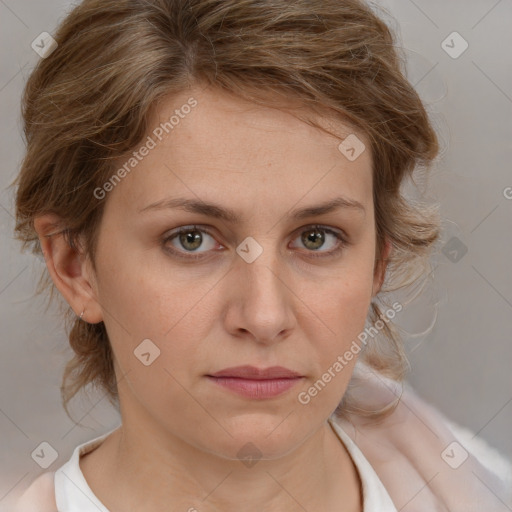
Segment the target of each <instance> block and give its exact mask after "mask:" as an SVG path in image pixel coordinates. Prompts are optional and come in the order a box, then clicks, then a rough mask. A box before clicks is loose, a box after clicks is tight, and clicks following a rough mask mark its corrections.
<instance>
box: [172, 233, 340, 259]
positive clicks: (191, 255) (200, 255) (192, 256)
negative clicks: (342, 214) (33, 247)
mask: <svg viewBox="0 0 512 512" xmlns="http://www.w3.org/2000/svg"><path fill="white" fill-rule="evenodd" d="M314 229H317V230H319V231H323V232H325V233H329V234H331V235H334V236H335V237H336V238H337V239H338V241H339V244H338V247H336V248H335V249H333V250H331V251H329V252H316V251H308V252H311V254H309V255H308V257H310V258H329V257H334V256H336V255H337V254H338V253H340V252H341V251H342V250H344V249H345V248H346V247H347V246H349V245H350V242H349V241H348V239H347V237H346V236H344V235H343V234H342V233H340V232H338V231H335V230H333V229H331V228H329V227H327V226H322V225H319V224H312V225H311V226H305V227H304V229H303V230H302V231H301V232H300V233H299V235H300V234H301V233H303V232H304V231H313V230H314ZM190 231H200V232H203V233H207V234H208V235H210V236H211V237H212V238H215V236H214V235H213V233H212V232H211V231H210V230H209V229H206V228H205V227H202V226H197V225H192V226H182V227H180V228H178V229H177V230H176V231H174V232H172V233H171V234H170V235H168V236H165V237H164V238H163V240H162V247H163V248H164V250H165V251H167V252H170V253H171V254H173V255H175V256H177V257H178V258H182V259H184V260H189V261H190V260H199V259H204V258H207V257H208V256H207V255H206V253H204V252H203V253H197V254H194V253H190V252H189V253H186V254H188V255H187V256H183V253H182V252H181V251H177V250H175V249H170V248H169V247H168V246H167V245H166V244H167V243H169V242H170V241H171V240H173V239H174V238H176V237H177V236H179V235H180V234H182V233H189V232H190Z"/></svg>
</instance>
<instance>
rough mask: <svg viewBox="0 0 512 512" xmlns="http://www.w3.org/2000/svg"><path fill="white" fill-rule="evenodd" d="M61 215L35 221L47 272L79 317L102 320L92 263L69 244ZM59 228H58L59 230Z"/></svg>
mask: <svg viewBox="0 0 512 512" xmlns="http://www.w3.org/2000/svg"><path fill="white" fill-rule="evenodd" d="M61 225H62V223H61V222H60V218H59V217H58V216H56V215H54V214H45V215H41V216H39V217H37V218H36V219H35V220H34V228H35V230H36V231H37V234H38V236H39V242H40V244H41V249H42V251H43V255H44V259H45V261H46V267H47V268H48V272H49V273H50V276H51V278H52V280H53V282H54V284H55V286H56V288H57V289H58V290H59V292H60V293H61V294H62V296H63V297H64V298H65V299H66V301H67V302H68V304H69V305H70V306H71V309H73V311H74V312H75V313H76V315H77V316H79V315H80V314H81V313H82V311H83V312H84V314H83V316H82V320H84V321H86V322H88V323H91V324H95V323H98V322H101V321H102V320H103V315H102V312H101V308H100V305H99V302H98V299H97V289H96V281H95V276H94V272H93V270H92V267H91V263H90V261H89V259H88V258H86V257H85V256H84V255H83V254H82V252H81V248H80V247H77V248H74V247H71V246H70V245H69V243H68V242H67V240H66V239H65V237H64V234H63V233H62V227H61ZM59 228H60V229H59Z"/></svg>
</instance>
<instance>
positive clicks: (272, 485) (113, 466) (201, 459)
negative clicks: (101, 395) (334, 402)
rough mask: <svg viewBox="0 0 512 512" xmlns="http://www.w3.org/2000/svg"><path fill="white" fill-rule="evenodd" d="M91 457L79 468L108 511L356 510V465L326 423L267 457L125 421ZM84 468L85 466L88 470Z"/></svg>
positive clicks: (358, 507) (345, 511) (357, 509)
mask: <svg viewBox="0 0 512 512" xmlns="http://www.w3.org/2000/svg"><path fill="white" fill-rule="evenodd" d="M145 427H147V426H145ZM102 448H103V452H102V453H100V450H101V449H102ZM94 454H96V458H97V463H96V464H94V466H95V468H96V469H94V470H92V467H91V465H92V463H94V460H93V459H92V457H91V458H90V464H88V465H87V464H86V461H85V458H83V459H82V461H83V464H82V461H81V465H82V466H83V468H82V470H83V472H84V476H86V480H87V481H88V482H89V485H90V486H91V489H92V490H93V492H94V493H95V494H96V495H97V496H98V498H99V499H100V500H101V501H102V502H103V503H104V504H105V505H106V506H107V508H109V510H111V511H112V512H117V511H118V510H119V511H120V510H132V509H133V510H141V509H143V510H147V511H148V512H152V511H153V510H154V511H157V510H158V511H161V510H166V509H168V508H169V504H172V508H173V510H186V511H190V512H195V510H197V511H199V512H214V511H216V512H217V511H218V510H222V511H223V512H234V511H235V510H237V511H238V510H240V505H241V504H243V509H244V511H246V512H256V511H258V512H259V511H261V510H266V511H269V512H272V511H282V510H287V511H291V512H295V511H297V512H299V511H300V512H304V510H316V511H320V510H321V511H331V510H332V511H334V510H336V511H337V512H355V511H359V510H361V501H362V500H361V496H360V482H359V476H358V473H357V470H356V468H355V466H354V464H353V462H352V459H351V457H350V455H349V453H348V452H347V450H346V448H345V446H344V445H343V443H342V442H341V441H340V439H339V438H338V437H337V435H336V434H335V432H334V431H333V430H332V428H331V426H330V425H329V423H328V422H325V423H323V424H322V426H321V428H320V429H318V431H317V432H315V433H314V434H313V435H312V436H310V437H309V438H308V439H306V441H305V442H304V443H303V444H302V445H301V446H299V447H298V448H297V449H296V450H294V451H293V452H290V453H288V454H287V455H286V456H284V457H281V458H278V459H273V460H263V459H260V460H257V458H256V459H255V460H253V461H252V462H251V461H248V460H246V461H245V463H243V462H242V461H241V460H238V459H237V460H231V459H226V458H222V457H219V456H218V455H216V454H212V453H208V452H205V451H204V450H201V449H198V448H196V447H194V446H191V445H190V444H188V443H186V442H184V441H183V440H182V439H179V438H178V437H176V436H173V435H172V434H171V433H169V432H168V431H165V432H164V431H161V430H159V429H154V430H152V429H147V428H141V426H140V425H137V424H136V423H130V422H127V423H126V422H125V423H123V426H122V427H120V428H119V429H118V430H116V431H115V432H113V433H112V434H111V435H110V436H109V437H108V438H107V440H106V441H105V442H104V443H103V444H102V445H101V446H100V447H99V448H98V449H97V450H95V451H94V452H92V453H91V454H90V455H91V456H94ZM100 458H101V460H100ZM98 466H99V467H100V468H101V469H100V472H98V471H97V468H98ZM87 469H89V470H92V471H88V475H86V474H85V472H86V470H87ZM100 482H102V483H100ZM107 482H109V483H108V485H107ZM93 486H94V487H93Z"/></svg>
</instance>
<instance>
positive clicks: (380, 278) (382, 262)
mask: <svg viewBox="0 0 512 512" xmlns="http://www.w3.org/2000/svg"><path fill="white" fill-rule="evenodd" d="M392 249H393V244H392V242H391V240H389V239H388V238H386V242H385V244H384V248H383V250H382V254H381V255H380V258H379V259H378V260H377V261H376V265H375V272H374V278H373V286H372V297H375V295H377V294H378V293H379V291H380V289H381V287H382V283H383V282H384V277H385V276H386V268H387V266H388V258H389V255H390V254H391V251H392Z"/></svg>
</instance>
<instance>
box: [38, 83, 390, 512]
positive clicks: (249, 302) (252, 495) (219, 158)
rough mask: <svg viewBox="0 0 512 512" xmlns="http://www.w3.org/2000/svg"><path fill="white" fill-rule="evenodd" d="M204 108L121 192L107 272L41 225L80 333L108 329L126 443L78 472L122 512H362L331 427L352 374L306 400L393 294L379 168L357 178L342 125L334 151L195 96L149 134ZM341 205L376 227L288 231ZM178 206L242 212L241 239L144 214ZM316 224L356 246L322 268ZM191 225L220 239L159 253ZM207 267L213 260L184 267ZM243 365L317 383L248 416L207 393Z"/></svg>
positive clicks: (323, 140) (291, 123)
mask: <svg viewBox="0 0 512 512" xmlns="http://www.w3.org/2000/svg"><path fill="white" fill-rule="evenodd" d="M191 96H193V97H194V98H195V99H196V100H197V102H198V104H197V106H196V107H195V108H194V109H192V111H191V112H190V114H188V115H187V116H185V118H184V119H181V120H180V123H179V125H177V126H176V127H175V128H174V129H173V131H172V132H171V133H170V134H169V135H168V136H166V137H165V138H164V140H162V141H161V142H160V143H159V144H158V145H157V146H156V148H154V149H152V150H151V151H150V152H149V154H148V155H147V156H146V157H144V159H143V160H142V161H141V162H140V163H139V164H138V165H137V167H136V168H135V169H134V170H132V171H131V172H130V173H129V174H128V175H127V176H126V177H125V178H124V179H123V180H122V181H121V182H120V183H119V184H117V186H116V187H115V188H114V189H113V190H112V191H111V192H109V193H108V195H107V197H106V205H105V211H104V216H103V218H102V223H101V226H100V232H99V239H98V248H97V254H96V270H97V271H96V272H94V271H93V270H92V265H91V262H90V260H89V259H88V258H87V257H86V256H84V255H82V254H80V253H79V252H77V251H75V250H74V249H72V248H70V247H69V246H68V245H67V244H66V243H65V242H64V240H63V239H62V237H61V236H53V237H45V236H44V235H45V234H47V233H49V232H51V230H52V226H53V223H54V222H55V220H56V218H55V217H54V216H52V215H45V216H41V217H39V218H38V219H37V220H36V223H35V226H36V229H37V231H38V234H39V236H40V241H41V244H42V247H43V251H44V253H45V258H46V262H47V266H48V270H49V272H50V274H51V276H52V278H53V281H54V283H55V285H56V286H57V288H58V289H59V290H60V292H61V293H62V295H63V296H64V297H65V299H66V300H67V301H68V303H69V304H70V306H71V307H72V308H73V310H74V311H75V312H76V313H77V314H80V312H81V311H82V310H85V313H84V316H83V320H84V321H86V322H90V323H96V322H100V321H103V322H104V323H105V326H106V328H107V331H108V334H109V338H110V341H111V344H112V348H113V352H114V356H115V368H116V376H117V379H118V388H119V396H120V405H121V417H122V426H121V427H120V428H119V429H118V430H116V431H115V432H114V433H113V434H111V435H110V436H109V437H108V438H107V439H106V441H105V442H104V443H103V444H102V445H101V446H100V447H99V448H97V449H96V450H94V451H93V452H91V453H90V454H88V455H86V456H84V457H82V459H81V461H80V466H81V469H82V471H83V473H84V476H85V478H86V480H87V482H88V483H89V485H90V487H91V489H92V491H93V492H94V493H95V494H96V495H97V496H98V498H99V499H100V500H101V501H102V502H103V503H104V504H105V505H106V506H107V508H109V510H111V511H112V512H118V511H124V512H126V511H132V510H133V511H135V510H145V511H150V512H151V511H159V512H160V511H161V510H168V507H169V504H172V510H183V511H186V510H194V508H195V509H196V510H198V511H200V512H203V511H205V512H206V511H219V510H222V511H224V512H230V511H234V510H239V509H240V505H241V504H243V508H244V510H245V511H247V512H253V511H254V512H256V511H258V512H259V511H261V510H266V511H276V512H277V511H282V510H287V511H299V510H300V511H302V512H303V511H304V509H306V510H309V511H312V510H316V511H320V510H322V511H331V510H332V511H334V510H336V511H338V512H339V511H340V510H343V511H346V512H355V511H359V510H361V508H362V499H361V495H360V491H361V490H360V481H359V478H358V474H357V470H356V469H355V467H354V464H353V462H352V460H351V458H350V456H349V454H348V452H347V451H346V448H345V447H344V445H343V443H341V442H340V440H339V439H338V438H337V437H336V435H335V434H334V432H333V430H332V429H331V427H330V426H329V424H328V423H327V419H328V417H329V416H330V415H331V413H332V412H333V411H334V409H335V408H336V406H337V405H338V403H339V402H340V400H341V399H342V397H343V394H344V392H345V390H346V387H347V384H348V382H349V380H350V377H351V375H352V370H353V367H354V364H355V362H356V357H354V359H353V360H352V361H351V362H350V364H348V365H347V366H346V367H344V369H343V370H342V371H341V372H339V373H337V374H336V377H335V378H333V379H332V380H331V382H330V383H329V384H328V385H326V386H325V388H324V389H323V390H322V391H321V392H320V393H318V395H317V396H315V397H314V398H312V399H311V401H310V402H309V403H308V404H307V405H302V404H301V403H299V402H298V399H297V397H298V394H299V393H300V392H301V391H305V390H307V389H308V388H309V387H310V386H312V385H313V383H315V382H316V381H317V380H318V379H319V378H320V377H321V376H322V374H323V373H324V372H325V371H326V370H327V369H328V368H329V367H331V366H332V365H333V363H334V362H335V361H336V358H337V357H338V356H339V355H342V354H343V353H344V352H345V351H346V350H347V349H348V348H349V346H350V345H351V343H352V342H353V340H357V335H358V334H359V333H360V332H361V331H362V330H363V329H364V324H365V319H366V316H367V313H368V308H369V306H370V302H371V299H372V297H373V296H375V295H376V294H377V293H378V291H379V290H380V286H381V284H382V280H383V276H384V271H385V264H382V265H379V266H378V267H377V271H376V272H375V273H374V264H375V243H376V241H375V222H374V207H373V196H372V175H371V155H370V151H368V150H366V151H364V152H363V153H362V154H361V155H360V156H359V157H358V158H357V159H356V160H355V161H349V160H348V159H347V158H346V157H345V156H344V155H343V154H342V153H341V152H340V151H339V150H338V144H339V143H340V141H341V140H342V139H343V138H345V137H346V136H347V135H348V134H350V133H356V134H357V136H358V137H359V138H360V139H361V140H362V141H364V143H365V144H366V147H367V148H369V144H368V143H367V140H366V139H365V137H364V135H362V134H360V133H357V132H354V130H352V129H350V128H349V127H347V126H345V125H344V124H342V123H341V122H340V121H336V122H335V124H334V126H335V128H336V130H337V135H339V138H337V137H333V136H331V135H328V134H327V133H325V132H323V131H321V130H319V129H317V128H314V127H311V126H309V125H307V124H306V123H304V122H302V121H300V120H298V119H297V118H295V117H294V116H292V115H291V114H290V113H288V112H283V111H281V110H277V109H272V108H266V107H261V106H257V105H254V104H249V103H246V102H244V101H242V100H240V99H237V98H235V97H232V96H229V95H227V94H226V93H224V92H220V91H218V90H213V89H205V88H199V87H194V88H192V89H191V90H189V91H186V92H185V93H183V94H181V95H179V96H174V97H167V98H166V99H165V101H162V102H160V104H159V105H158V106H157V108H156V109H155V111H154V112H153V115H152V119H151V122H150V123H149V126H151V127H156V126H158V125H159V123H160V122H162V121H165V120H167V119H169V117H170V116H171V115H172V114H173V111H174V110H175V109H176V108H180V106H182V105H183V104H185V103H186V101H187V99H188V98H189V97H191ZM330 126H331V128H332V126H333V125H330ZM149 134H151V131H149V132H148V135H149ZM263 149H264V150H263ZM124 162H125V160H123V161H121V160H120V161H119V162H118V163H119V165H120V166H121V165H122V164H123V163H124ZM340 195H343V196H344V197H348V198H350V199H354V200H357V201H359V202H360V203H361V204H362V205H363V206H364V208H365V212H362V211H359V210H356V209H349V208H345V209H344V208H342V209H338V210H335V211H333V212H330V213H327V214H322V215H314V216H311V217H307V218H305V219H301V220H293V219H291V218H289V217H288V214H289V212H290V210H292V209H295V208H303V207H305V206H311V205H317V204H319V203H322V202H325V201H326V200H328V199H332V198H334V197H337V196H340ZM177 196H183V197H187V198H190V199H201V200H202V201H211V202H215V203H217V204H219V205H221V206H223V207H226V208H232V209H233V210H235V211H236V212H237V218H238V219H239V223H238V224H232V223H229V222H227V221H224V220H219V219H216V218H213V217H210V216H206V215H203V214H198V213H191V212H186V211H184V210H182V209H166V208H162V209H158V210H157V209H155V210H148V211H145V212H142V213H141V212H140V210H142V209H143V208H145V207H146V206H148V205H150V204H152V203H154V202H156V201H160V200H162V199H164V198H168V197H177ZM315 224H321V225H322V226H325V227H326V228H331V229H333V230H334V231H338V232H339V231H343V232H344V233H345V234H346V236H347V237H348V240H349V244H348V245H345V246H344V247H342V248H341V251H340V252H338V253H337V254H334V255H333V256H322V257H318V258H314V255H315V254H324V255H325V254H326V253H328V252H329V251H331V250H333V249H335V248H336V247H338V246H339V245H338V244H339V242H338V240H337V238H336V237H335V236H333V235H332V234H329V233H328V232H325V231H324V232H323V234H324V235H325V240H324V243H323V245H322V243H321V242H317V243H316V245H315V243H314V242H313V243H311V242H310V244H309V245H305V243H307V239H306V241H304V239H302V238H301V234H303V233H304V232H306V235H307V234H308V233H309V232H310V231H311V230H312V225H315ZM190 225H196V226H198V227H199V229H201V228H202V227H205V228H207V229H209V231H210V233H211V235H210V234H208V233H205V232H204V231H200V234H202V236H203V239H202V245H200V246H199V247H198V248H197V249H196V251H195V252H194V250H193V248H194V247H195V246H194V245H193V243H191V242H189V244H188V245H183V244H180V241H179V238H174V240H171V241H169V240H168V241H167V242H164V241H163V240H164V239H165V238H166V237H169V236H170V235H172V233H171V231H172V230H175V228H179V227H181V226H190ZM248 236H250V237H252V238H254V239H255V240H256V241H257V243H258V244H259V245H260V246H261V247H262V248H263V252H262V254H261V255H260V256H259V257H257V258H256V260H255V261H253V262H252V263H247V262H246V261H245V260H244V259H243V258H241V257H240V256H239V255H238V254H237V252H236V248H237V247H238V246H239V245H240V244H241V243H242V241H244V239H245V238H246V237H248ZM185 243H186V242H185ZM166 247H167V248H169V247H172V248H173V249H174V250H175V251H177V252H178V253H180V254H182V255H184V258H179V257H178V256H175V255H173V254H172V253H170V252H169V251H166V249H165V248H166ZM390 247H391V246H390V244H387V245H386V250H385V253H384V254H383V255H382V256H383V258H384V259H385V258H387V257H388V255H389V252H390V250H391V249H390ZM187 250H188V252H187ZM198 252H199V253H202V255H203V257H202V259H198V260H187V259H186V257H187V254H188V255H190V254H192V253H193V254H196V253H198ZM312 255H313V256H312ZM148 338H149V339H150V340H152V342H153V343H154V344H155V345H156V346H158V348H159V349H160V356H159V357H158V358H156V359H155V360H154V362H152V363H151V364H150V365H148V366H145V365H144V364H142V363H141V361H140V360H139V359H138V358H137V357H135V355H134V350H135V349H136V347H137V346H138V345H139V344H140V343H141V341H142V340H144V339H148ZM245 364H250V365H253V366H257V367H260V368H266V367H269V366H274V365H280V366H284V367H286V368H289V369H292V370H295V371H297V372H299V373H300V374H301V375H303V379H302V380H301V381H300V382H299V383H298V384H297V385H296V386H295V387H293V388H292V389H291V390H289V391H287V392H286V393H284V394H282V395H280V396H278V397H274V398H272V399H266V400H251V399H248V398H244V397H240V396H238V395H236V394H234V393H233V392H231V391H230V390H226V389H224V388H222V387H220V386H219V385H217V384H214V383H212V382H211V381H210V380H209V379H208V378H207V377H206V375H207V374H211V373H214V372H216V371H219V370H221V369H223V368H227V367H231V366H237V365H245ZM249 442H250V443H252V444H253V445H254V446H256V447H257V449H258V450H259V452H260V454H261V459H259V460H258V462H257V463H256V464H255V465H253V466H252V467H247V466H246V465H244V464H242V463H241V461H240V460H239V456H238V452H239V450H240V449H241V448H242V447H244V446H245V445H246V444H247V443H249Z"/></svg>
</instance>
